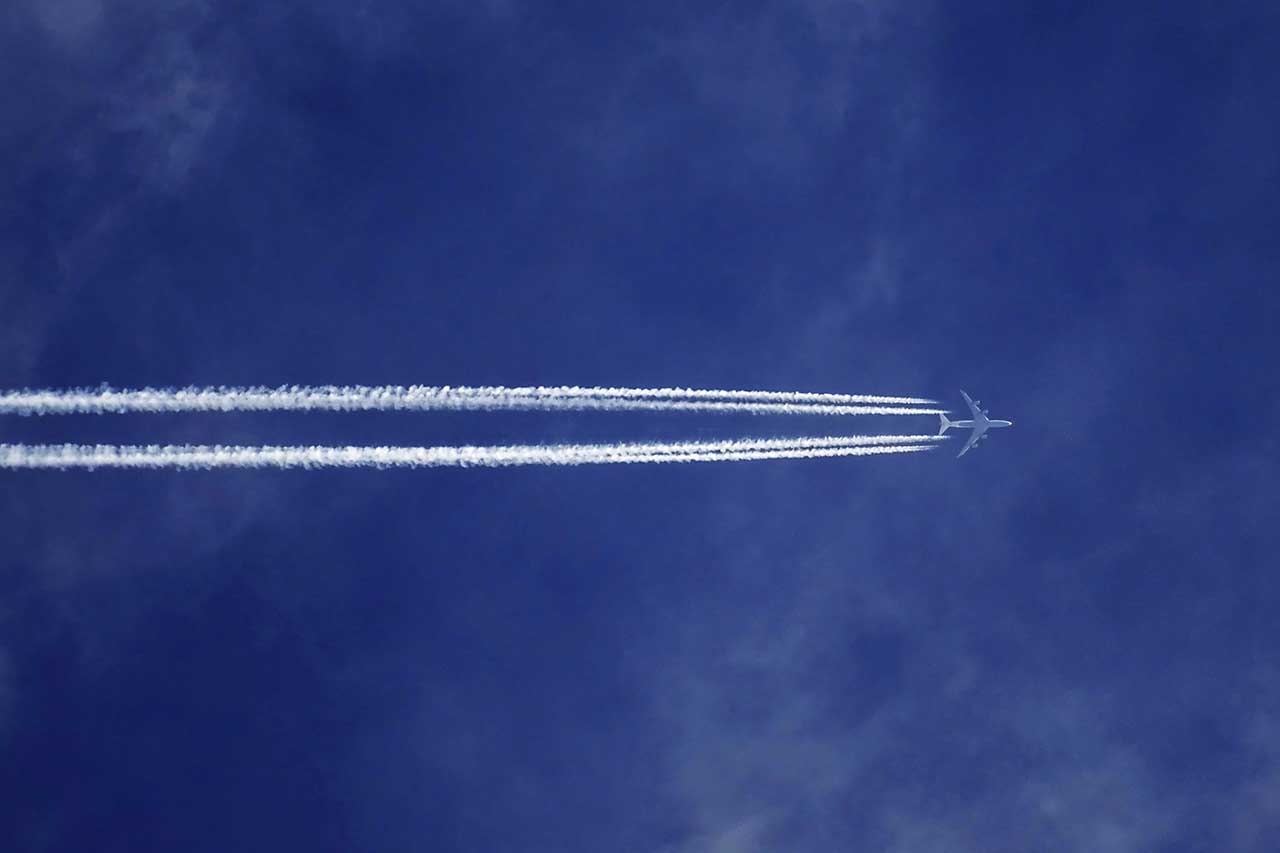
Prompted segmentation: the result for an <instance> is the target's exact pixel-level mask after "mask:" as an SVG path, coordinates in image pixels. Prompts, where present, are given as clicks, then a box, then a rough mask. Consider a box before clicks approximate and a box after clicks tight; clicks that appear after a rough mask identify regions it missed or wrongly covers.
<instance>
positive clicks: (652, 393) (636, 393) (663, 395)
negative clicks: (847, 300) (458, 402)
mask: <svg viewBox="0 0 1280 853" xmlns="http://www.w3.org/2000/svg"><path fill="white" fill-rule="evenodd" d="M453 390H456V391H458V392H459V393H472V392H475V393H481V394H487V393H496V394H505V395H512V396H516V395H519V396H533V397H543V396H553V397H596V398H608V399H620V400H641V399H667V400H728V401H737V402H764V403H820V404H825V405H837V406H842V405H864V404H865V405H887V406H928V405H937V402H938V401H937V400H929V399H925V398H923V397H885V396H881V395H877V394H827V393H817V392H812V391H726V390H715V389H700V388H584V387H581V386H577V385H559V386H542V387H532V388H519V387H517V388H504V387H501V386H481V387H477V388H455V389H453Z"/></svg>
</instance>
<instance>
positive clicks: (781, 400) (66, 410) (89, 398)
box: [0, 385, 945, 415]
mask: <svg viewBox="0 0 1280 853" xmlns="http://www.w3.org/2000/svg"><path fill="white" fill-rule="evenodd" d="M677 395H680V396H677ZM831 397H835V398H838V399H840V400H849V401H852V400H855V399H857V400H866V401H870V400H895V401H897V400H915V398H908V397H904V398H875V397H866V398H860V397H855V396H854V395H815V394H807V393H799V392H797V393H789V392H781V391H696V390H688V391H681V390H679V389H660V388H654V389H644V388H630V389H628V388H575V387H566V388H550V387H547V388H501V387H475V388H468V387H450V386H426V385H410V386H407V387H406V386H398V385H384V386H362V385H353V386H331V385H326V386H318V387H305V386H302V387H299V386H285V387H281V388H263V387H254V388H181V389H172V390H170V389H155V388H144V389H140V390H115V389H111V388H101V389H96V390H94V389H79V390H67V391H59V390H44V391H31V390H25V391H8V392H5V393H0V414H21V415H55V414H106V413H126V412H150V413H156V412H232V411H428V410H439V409H452V410H476V409H482V410H496V409H521V410H540V411H559V410H602V411H615V412H616V411H648V412H737V413H742V414H758V415H763V414H775V415H930V414H938V413H939V412H942V411H945V410H943V409H936V408H919V407H913V406H906V405H898V404H896V403H895V404H881V403H870V402H866V403H863V402H859V403H854V402H838V403H837V402H829V401H828V402H814V401H813V398H823V399H826V398H831ZM921 402H927V401H921Z"/></svg>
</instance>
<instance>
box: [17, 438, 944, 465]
mask: <svg viewBox="0 0 1280 853" xmlns="http://www.w3.org/2000/svg"><path fill="white" fill-rule="evenodd" d="M936 442H937V437H936V436H831V437H824V438H797V439H743V440H735V441H722V442H686V443H653V444H594V445H593V444H580V445H551V446H541V445H511V446H497V447H270V446H266V447H231V446H223V445H169V446H159V445H151V446H129V445H79V444H64V445H21V444H16V445H13V444H5V445H0V469H32V468H43V469H49V468H53V469H67V468H88V469H94V468H179V469H192V468H367V467H371V468H401V467H403V468H435V467H507V466H516V465H593V464H608V463H622V464H638V463H654V462H717V461H719V462H741V461H750V460H764V459H818V458H829V457H839V456H876V455H883V454H892V453H916V452H920V451H923V450H930V449H932V448H933V447H936V446H937V443H936Z"/></svg>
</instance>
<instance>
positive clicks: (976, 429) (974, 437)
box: [956, 392, 987, 459]
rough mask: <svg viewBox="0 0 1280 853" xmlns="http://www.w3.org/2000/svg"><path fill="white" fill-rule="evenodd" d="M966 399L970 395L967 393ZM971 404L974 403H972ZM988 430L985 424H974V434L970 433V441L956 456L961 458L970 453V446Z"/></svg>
mask: <svg viewBox="0 0 1280 853" xmlns="http://www.w3.org/2000/svg"><path fill="white" fill-rule="evenodd" d="M961 393H963V392H961ZM965 399H968V396H967V395H966V397H965ZM970 405H972V404H970ZM986 431H987V428H986V427H985V426H977V425H975V426H974V428H973V434H972V435H970V436H969V440H968V441H966V442H965V443H964V447H962V448H960V452H959V453H957V454H956V458H957V459H959V458H960V457H961V456H964V455H965V454H966V453H968V452H969V448H971V447H973V446H974V445H975V444H977V443H978V439H980V438H982V434H983V433H985V432H986Z"/></svg>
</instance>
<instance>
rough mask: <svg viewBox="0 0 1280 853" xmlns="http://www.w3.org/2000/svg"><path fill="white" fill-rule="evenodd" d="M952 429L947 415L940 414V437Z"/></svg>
mask: <svg viewBox="0 0 1280 853" xmlns="http://www.w3.org/2000/svg"><path fill="white" fill-rule="evenodd" d="M950 427H951V421H949V420H947V416H946V413H944V412H938V435H942V434H943V433H944V432H946V431H947V430H948V429H950Z"/></svg>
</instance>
